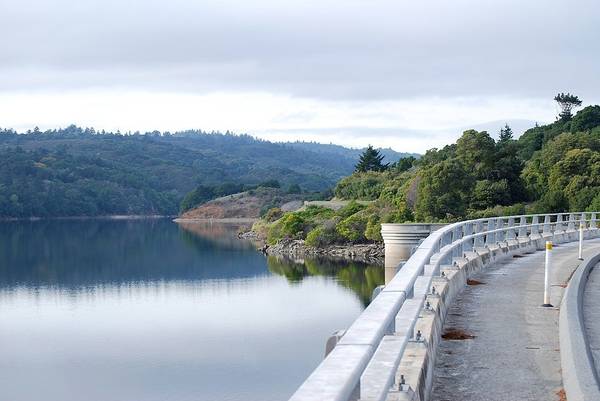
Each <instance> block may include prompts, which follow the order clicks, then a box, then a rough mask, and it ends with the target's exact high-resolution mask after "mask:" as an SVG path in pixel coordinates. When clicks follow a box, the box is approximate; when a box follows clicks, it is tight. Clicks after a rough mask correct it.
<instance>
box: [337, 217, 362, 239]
mask: <svg viewBox="0 0 600 401" xmlns="http://www.w3.org/2000/svg"><path fill="white" fill-rule="evenodd" d="M367 223H368V218H367V217H366V216H365V215H364V214H362V213H356V214H353V215H352V216H350V217H348V218H346V219H344V220H342V221H341V222H339V223H338V224H337V226H336V230H337V232H338V234H339V235H341V236H342V237H343V238H345V239H347V240H349V241H352V242H360V241H364V240H365V239H366V238H365V230H366V229H367Z"/></svg>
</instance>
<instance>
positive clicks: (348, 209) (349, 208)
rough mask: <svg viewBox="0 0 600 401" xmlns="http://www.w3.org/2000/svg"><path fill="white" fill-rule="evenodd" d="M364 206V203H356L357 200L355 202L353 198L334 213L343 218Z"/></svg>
mask: <svg viewBox="0 0 600 401" xmlns="http://www.w3.org/2000/svg"><path fill="white" fill-rule="evenodd" d="M364 208H366V206H365V205H361V204H360V203H358V202H356V201H354V200H353V201H351V202H350V203H348V204H347V205H346V206H344V207H343V208H341V209H340V210H338V211H337V212H336V214H337V215H338V216H340V217H341V218H342V219H345V218H347V217H350V216H352V215H353V214H355V213H358V212H360V211H361V210H363V209H364Z"/></svg>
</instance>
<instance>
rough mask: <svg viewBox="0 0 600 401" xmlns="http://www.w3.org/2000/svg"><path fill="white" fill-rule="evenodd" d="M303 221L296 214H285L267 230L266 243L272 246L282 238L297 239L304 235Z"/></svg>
mask: <svg viewBox="0 0 600 401" xmlns="http://www.w3.org/2000/svg"><path fill="white" fill-rule="evenodd" d="M304 224H305V220H304V219H303V218H302V217H301V216H300V215H299V214H298V213H286V214H284V215H283V217H282V218H280V219H279V220H277V221H275V222H274V223H273V224H271V226H270V227H269V229H268V233H267V243H268V244H269V245H274V244H276V243H277V241H279V240H281V239H283V238H299V237H303V234H304Z"/></svg>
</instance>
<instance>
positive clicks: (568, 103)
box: [554, 93, 581, 121]
mask: <svg viewBox="0 0 600 401" xmlns="http://www.w3.org/2000/svg"><path fill="white" fill-rule="evenodd" d="M554 100H555V101H556V102H557V103H558V106H559V107H560V113H558V119H559V120H562V121H570V120H571V118H572V117H573V109H574V108H576V107H579V106H581V100H579V98H578V97H577V96H575V95H571V94H570V93H559V94H558V95H556V96H554Z"/></svg>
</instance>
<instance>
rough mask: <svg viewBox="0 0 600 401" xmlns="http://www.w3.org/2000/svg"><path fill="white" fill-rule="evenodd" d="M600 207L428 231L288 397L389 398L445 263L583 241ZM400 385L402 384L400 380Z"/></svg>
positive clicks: (311, 400)
mask: <svg viewBox="0 0 600 401" xmlns="http://www.w3.org/2000/svg"><path fill="white" fill-rule="evenodd" d="M596 216H597V213H595V212H594V213H585V212H577V213H557V214H538V215H522V216H508V217H494V218H484V219H477V220H468V221H463V222H458V223H453V224H449V225H447V226H445V227H442V228H440V229H438V230H437V231H435V232H433V233H432V234H430V235H429V236H428V237H427V238H426V239H425V240H424V241H423V242H422V243H421V244H420V245H419V246H418V247H417V248H416V249H415V251H414V253H413V254H412V256H411V257H410V259H409V260H408V261H407V262H406V263H404V265H403V266H402V268H401V269H400V270H399V271H398V273H397V274H396V275H395V276H394V278H393V279H392V280H391V281H390V282H389V283H388V284H387V285H386V286H385V287H384V288H383V290H381V292H380V293H379V294H378V295H377V297H376V298H375V299H374V300H373V301H372V302H371V303H370V304H369V306H368V307H367V308H366V309H365V310H364V311H363V313H362V314H361V315H360V316H359V317H358V318H357V319H356V320H355V321H354V323H353V324H352V325H351V326H350V328H349V329H348V330H346V332H345V334H344V335H343V337H342V338H341V339H340V340H339V342H338V343H337V345H336V346H335V348H334V349H333V350H332V351H331V352H330V353H329V354H328V355H327V357H326V358H325V359H324V360H323V361H322V362H321V364H320V365H319V366H318V367H317V368H316V369H315V370H314V371H313V372H312V374H311V375H310V376H309V377H308V378H307V379H306V381H305V382H304V383H303V384H302V385H301V386H300V388H298V390H297V391H296V392H295V393H294V394H293V395H292V397H291V398H290V401H350V400H358V399H361V400H374V401H383V400H385V399H386V398H387V396H388V394H389V392H390V390H391V389H392V388H395V387H397V386H398V384H397V383H396V372H397V370H398V366H399V364H400V360H401V358H402V356H403V353H404V350H405V348H406V347H407V344H409V342H411V341H415V340H417V341H418V340H419V338H418V337H420V335H421V333H420V332H418V333H417V334H416V335H415V333H414V329H415V325H416V324H417V320H418V319H419V315H420V313H421V311H422V309H423V307H424V305H425V300H426V298H427V296H428V294H431V292H432V291H433V292H434V293H435V288H432V282H433V280H434V278H436V277H440V274H443V272H442V273H441V269H442V268H444V267H450V268H451V267H452V266H454V265H456V264H457V263H459V261H460V260H461V259H465V258H467V259H468V258H469V257H473V256H477V257H479V256H480V255H482V254H489V253H490V252H492V251H493V250H494V249H498V248H499V247H501V246H503V245H504V246H506V247H507V248H508V247H513V248H515V247H516V248H518V247H520V246H522V247H526V246H531V245H532V244H536V248H538V249H543V244H544V241H545V239H546V238H553V239H554V240H555V241H556V242H562V241H570V240H575V239H577V236H578V229H579V225H580V224H584V225H585V229H586V232H588V231H591V230H595V231H594V232H598V231H597V219H596ZM399 384H400V385H401V384H402V383H399Z"/></svg>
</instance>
